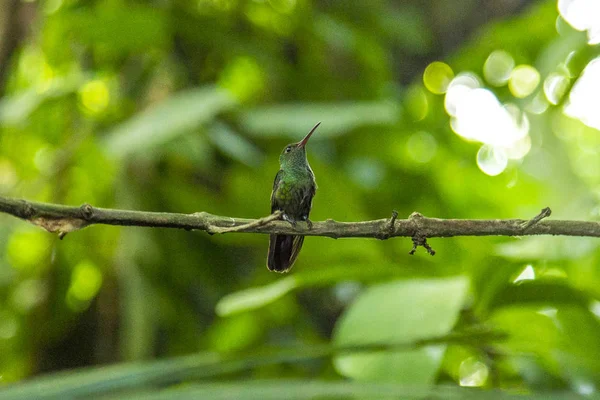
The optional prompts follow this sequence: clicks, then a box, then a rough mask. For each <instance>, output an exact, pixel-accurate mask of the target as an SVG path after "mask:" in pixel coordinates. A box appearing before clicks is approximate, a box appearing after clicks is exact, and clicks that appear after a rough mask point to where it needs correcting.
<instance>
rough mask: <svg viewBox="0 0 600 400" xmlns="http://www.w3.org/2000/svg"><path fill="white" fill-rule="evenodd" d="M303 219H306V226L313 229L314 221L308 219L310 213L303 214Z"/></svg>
mask: <svg viewBox="0 0 600 400" xmlns="http://www.w3.org/2000/svg"><path fill="white" fill-rule="evenodd" d="M302 220H304V221H306V226H308V229H312V227H313V223H312V221H311V220H310V219H308V215H305V216H303V217H302Z"/></svg>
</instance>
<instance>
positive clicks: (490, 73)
mask: <svg viewBox="0 0 600 400" xmlns="http://www.w3.org/2000/svg"><path fill="white" fill-rule="evenodd" d="M514 67H515V60H514V59H513V58H512V56H511V55H510V54H509V53H507V52H506V51H503V50H496V51H494V52H492V53H491V54H490V55H489V57H488V58H487V60H485V63H484V64H483V77H484V78H485V80H486V81H487V82H489V83H490V85H493V86H502V85H506V83H507V82H508V79H509V78H510V74H511V73H512V71H513V68H514Z"/></svg>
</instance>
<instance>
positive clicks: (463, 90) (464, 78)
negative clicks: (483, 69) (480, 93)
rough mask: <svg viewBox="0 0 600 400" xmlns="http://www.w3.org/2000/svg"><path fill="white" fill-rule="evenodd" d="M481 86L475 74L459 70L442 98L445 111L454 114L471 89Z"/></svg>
mask: <svg viewBox="0 0 600 400" xmlns="http://www.w3.org/2000/svg"><path fill="white" fill-rule="evenodd" d="M480 87H481V82H480V81H479V77H477V75H475V74H473V73H470V72H461V73H460V74H458V75H457V76H456V78H454V79H453V80H452V82H450V85H449V86H448V90H447V92H446V98H445V99H444V106H445V107H446V111H447V112H448V114H450V115H451V116H453V117H454V116H456V112H457V110H458V108H459V105H460V104H461V103H462V102H463V101H464V100H465V98H466V97H467V96H468V94H469V93H470V92H471V90H472V89H477V88H480Z"/></svg>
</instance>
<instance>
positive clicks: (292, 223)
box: [281, 213, 296, 228]
mask: <svg viewBox="0 0 600 400" xmlns="http://www.w3.org/2000/svg"><path fill="white" fill-rule="evenodd" d="M281 217H282V218H283V220H284V221H287V222H289V223H290V225H292V227H293V228H295V227H296V220H295V219H293V218H292V217H290V216H289V215H287V214H285V213H284V214H283V215H282V216H281Z"/></svg>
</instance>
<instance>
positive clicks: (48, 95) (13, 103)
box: [0, 74, 85, 125]
mask: <svg viewBox="0 0 600 400" xmlns="http://www.w3.org/2000/svg"><path fill="white" fill-rule="evenodd" d="M84 79H85V77H84V76H83V75H80V74H72V75H69V76H66V77H59V78H55V79H53V80H52V81H50V82H49V83H48V84H47V86H46V87H45V88H44V89H41V88H39V87H36V88H33V89H29V90H26V91H23V92H20V93H16V94H13V95H11V96H8V97H4V98H2V99H0V124H8V125H16V124H19V123H22V122H24V121H25V120H26V119H27V118H28V117H29V116H30V115H31V113H33V112H34V111H35V110H36V109H38V107H40V106H41V105H42V104H44V102H46V101H47V100H51V99H56V98H60V97H62V96H65V95H67V94H70V93H73V92H75V91H76V90H77V88H78V87H79V86H80V85H81V84H82V83H83V82H84Z"/></svg>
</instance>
